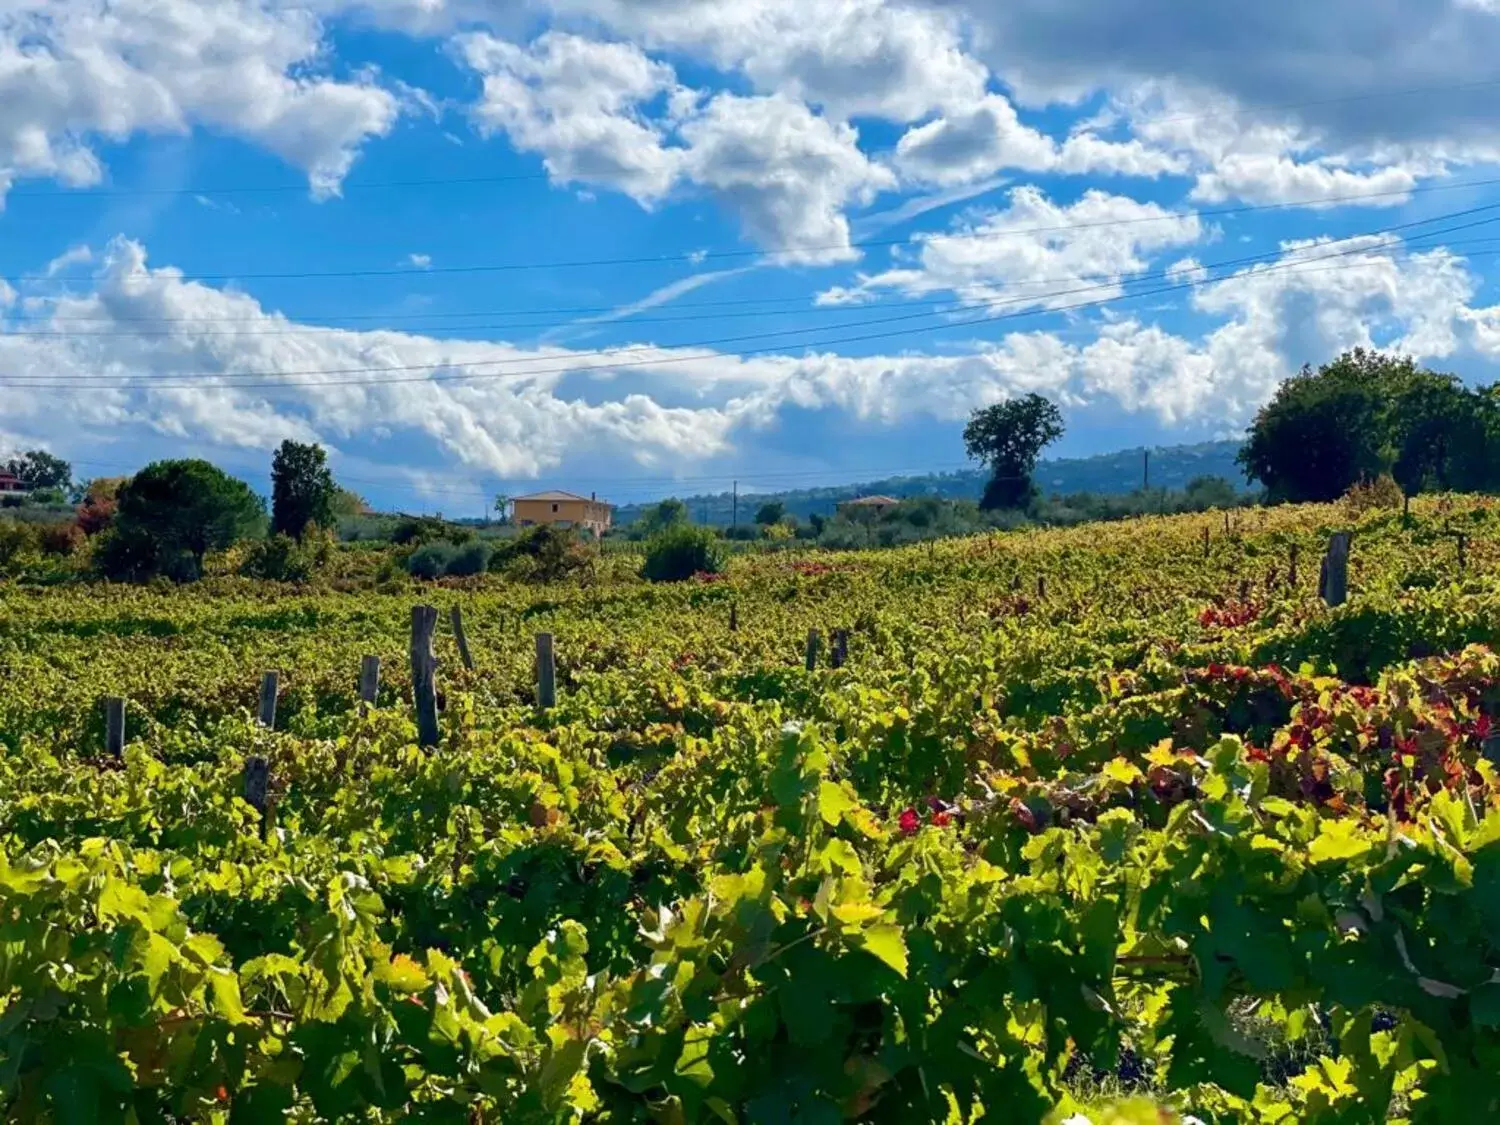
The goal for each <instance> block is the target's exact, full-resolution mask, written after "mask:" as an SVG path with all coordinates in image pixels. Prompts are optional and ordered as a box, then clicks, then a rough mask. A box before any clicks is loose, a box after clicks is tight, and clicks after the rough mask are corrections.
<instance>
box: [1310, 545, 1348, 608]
mask: <svg viewBox="0 0 1500 1125" xmlns="http://www.w3.org/2000/svg"><path fill="white" fill-rule="evenodd" d="M1318 592H1319V593H1320V594H1321V595H1322V596H1323V601H1324V602H1326V603H1327V604H1328V605H1329V607H1330V608H1331V607H1334V606H1341V605H1343V604H1344V603H1345V602H1346V601H1348V600H1349V533H1348V532H1347V531H1335V532H1334V533H1333V538H1331V539H1330V540H1329V541H1328V553H1327V554H1326V555H1324V556H1323V569H1322V573H1321V574H1320V575H1319V578H1318Z"/></svg>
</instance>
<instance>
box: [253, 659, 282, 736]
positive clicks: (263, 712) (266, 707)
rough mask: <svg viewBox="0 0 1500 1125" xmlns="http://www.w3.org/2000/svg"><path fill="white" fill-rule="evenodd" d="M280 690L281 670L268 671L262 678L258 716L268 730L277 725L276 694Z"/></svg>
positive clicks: (261, 723)
mask: <svg viewBox="0 0 1500 1125" xmlns="http://www.w3.org/2000/svg"><path fill="white" fill-rule="evenodd" d="M280 690H281V673H280V672H267V673H266V674H265V675H264V676H262V677H261V678H260V710H259V712H258V713H257V718H258V719H259V720H260V725H261V726H263V727H265V728H266V729H267V730H272V729H274V728H275V726H276V695H277V693H278V692H279V691H280Z"/></svg>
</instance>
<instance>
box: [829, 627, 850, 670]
mask: <svg viewBox="0 0 1500 1125" xmlns="http://www.w3.org/2000/svg"><path fill="white" fill-rule="evenodd" d="M830 657H831V660H832V663H833V666H834V667H835V668H842V667H843V666H844V663H845V661H847V660H848V659H849V630H848V629H835V630H834V631H833V649H832V651H831V653H830Z"/></svg>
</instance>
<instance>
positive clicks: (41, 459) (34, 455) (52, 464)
mask: <svg viewBox="0 0 1500 1125" xmlns="http://www.w3.org/2000/svg"><path fill="white" fill-rule="evenodd" d="M5 471H6V472H8V473H10V474H11V475H12V476H15V477H18V478H19V479H20V480H21V481H22V482H23V483H25V484H26V486H27V487H28V488H31V489H33V490H37V489H43V488H60V489H62V490H64V491H67V488H68V485H69V484H70V483H71V482H72V480H73V466H72V465H70V464H68V462H66V461H64V460H63V459H62V458H61V457H54V456H53V455H52V454H50V453H48V452H47V451H46V450H45V449H33V450H31V451H30V452H28V453H22V454H21V455H20V456H19V457H12V458H11V459H10V460H9V461H7V462H6V463H5Z"/></svg>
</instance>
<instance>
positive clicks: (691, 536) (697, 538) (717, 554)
mask: <svg viewBox="0 0 1500 1125" xmlns="http://www.w3.org/2000/svg"><path fill="white" fill-rule="evenodd" d="M723 569H724V548H723V546H722V544H721V543H720V541H719V538H718V536H716V535H715V534H714V533H713V532H712V531H711V530H710V529H709V528H706V527H691V526H681V527H673V528H669V529H668V530H666V531H663V532H662V533H661V534H659V535H656V536H653V537H652V539H651V541H650V542H649V543H647V545H646V565H645V566H643V567H642V568H641V577H642V578H648V579H650V580H651V581H652V582H682V581H685V580H686V579H689V578H691V577H693V575H695V574H718V573H719V572H720V571H721V570H723Z"/></svg>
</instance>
